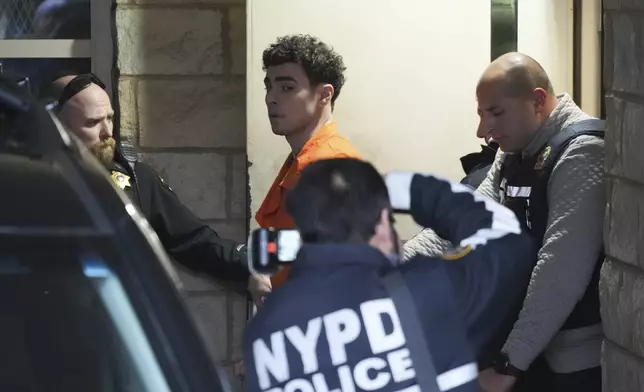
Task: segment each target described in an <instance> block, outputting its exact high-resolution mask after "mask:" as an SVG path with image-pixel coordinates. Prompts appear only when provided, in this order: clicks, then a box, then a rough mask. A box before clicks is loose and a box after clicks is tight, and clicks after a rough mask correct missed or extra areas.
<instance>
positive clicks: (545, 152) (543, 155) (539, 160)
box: [534, 146, 552, 170]
mask: <svg viewBox="0 0 644 392" xmlns="http://www.w3.org/2000/svg"><path fill="white" fill-rule="evenodd" d="M550 151H552V148H551V147H550V146H548V147H546V148H544V149H543V151H542V152H541V154H539V157H538V158H537V163H535V164H534V169H535V170H540V169H543V166H544V165H545V164H546V160H547V159H548V156H550Z"/></svg>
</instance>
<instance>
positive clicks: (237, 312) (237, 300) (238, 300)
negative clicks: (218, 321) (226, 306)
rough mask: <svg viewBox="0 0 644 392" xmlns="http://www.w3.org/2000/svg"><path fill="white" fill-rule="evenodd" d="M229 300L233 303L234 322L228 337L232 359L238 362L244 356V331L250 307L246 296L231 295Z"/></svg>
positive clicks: (231, 324)
mask: <svg viewBox="0 0 644 392" xmlns="http://www.w3.org/2000/svg"><path fill="white" fill-rule="evenodd" d="M228 299H229V301H231V307H232V322H231V323H230V331H228V333H229V335H228V336H230V337H231V339H230V344H231V359H232V360H233V361H238V360H240V359H242V358H243V356H244V346H243V344H244V330H245V329H246V324H247V323H248V320H247V315H248V306H249V305H248V302H247V301H246V296H245V295H239V294H230V295H229V297H228Z"/></svg>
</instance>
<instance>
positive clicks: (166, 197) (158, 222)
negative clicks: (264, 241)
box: [111, 151, 248, 283]
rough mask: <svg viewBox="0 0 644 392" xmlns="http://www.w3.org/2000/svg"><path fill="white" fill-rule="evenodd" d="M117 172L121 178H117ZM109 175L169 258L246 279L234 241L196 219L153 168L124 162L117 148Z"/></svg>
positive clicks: (217, 274)
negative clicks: (136, 210)
mask: <svg viewBox="0 0 644 392" xmlns="http://www.w3.org/2000/svg"><path fill="white" fill-rule="evenodd" d="M119 173H120V174H121V175H123V176H125V177H118V175H119ZM111 174H112V176H113V177H114V178H113V179H114V180H115V182H117V184H118V185H120V186H121V188H122V189H123V191H125V193H126V194H127V195H128V196H129V197H130V199H131V200H132V201H133V202H135V203H136V204H137V205H138V206H139V208H140V209H141V212H142V213H143V215H144V216H145V217H146V219H147V220H148V221H149V222H150V225H151V226H152V228H153V229H154V231H155V232H156V233H157V235H158V237H159V240H160V241H161V243H162V244H163V246H164V248H165V250H166V251H167V252H168V254H169V255H170V256H171V257H172V258H174V259H175V260H176V261H177V262H179V263H180V264H182V265H184V266H186V267H188V268H190V269H192V270H194V271H198V272H203V273H207V274H209V275H211V276H213V277H215V278H218V279H222V280H226V281H234V282H240V283H241V282H246V280H247V279H248V270H247V269H246V268H245V267H244V265H245V260H244V259H243V257H244V255H243V254H240V253H239V252H238V251H237V245H238V244H237V243H235V242H233V241H230V240H227V239H223V238H221V237H219V235H217V233H216V232H215V231H214V230H213V229H211V228H210V227H209V226H208V225H207V224H205V223H204V222H202V221H201V220H199V218H197V217H196V216H195V215H194V214H193V213H192V212H191V211H190V210H189V209H188V208H187V207H186V206H184V205H183V204H182V203H181V201H179V199H178V198H177V196H176V195H175V194H174V192H173V191H172V189H171V188H170V186H169V185H168V184H166V183H165V181H163V179H161V177H160V176H159V175H158V174H157V173H156V172H155V171H154V169H152V168H151V167H150V166H148V165H146V164H145V163H142V162H138V161H136V162H127V160H126V159H125V158H124V156H123V155H122V154H121V153H120V151H119V152H118V153H117V154H116V156H115V163H114V167H113V169H112V171H111Z"/></svg>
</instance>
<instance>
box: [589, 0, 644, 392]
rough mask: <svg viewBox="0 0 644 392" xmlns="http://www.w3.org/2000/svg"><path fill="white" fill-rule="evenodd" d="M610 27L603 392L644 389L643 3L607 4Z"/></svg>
mask: <svg viewBox="0 0 644 392" xmlns="http://www.w3.org/2000/svg"><path fill="white" fill-rule="evenodd" d="M604 22H605V25H604V29H605V30H604V32H605V39H604V50H605V54H604V84H605V88H606V92H607V96H606V114H607V120H608V133H607V136H606V170H607V174H608V179H609V187H608V195H609V199H608V200H609V204H608V210H607V213H606V223H605V244H606V251H607V259H606V263H605V264H604V267H603V270H602V280H601V284H600V292H601V299H602V316H603V319H604V328H605V330H606V335H607V339H606V343H605V345H604V352H603V367H604V391H606V392H634V391H644V245H638V243H643V242H642V241H641V240H642V238H644V153H643V149H644V67H643V66H642V61H643V60H644V2H642V1H640V0H628V1H627V0H621V1H620V0H604ZM639 203H642V205H641V206H640V204H639ZM640 207H642V208H640ZM643 244H644V243H643Z"/></svg>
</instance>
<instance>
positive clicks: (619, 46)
mask: <svg viewBox="0 0 644 392" xmlns="http://www.w3.org/2000/svg"><path fill="white" fill-rule="evenodd" d="M609 18H610V19H612V21H611V26H612V27H611V28H612V32H611V37H612V44H611V43H607V45H609V46H608V47H607V48H608V49H609V50H612V51H613V53H612V58H613V67H612V68H613V75H612V89H613V90H615V91H622V92H627V93H632V94H639V95H644V66H642V63H641V61H640V59H642V57H644V46H643V45H642V44H641V42H642V38H643V37H642V32H643V29H642V28H640V27H639V26H641V25H642V24H644V16H641V15H637V14H626V13H620V14H614V15H610V16H609ZM611 46H612V48H611Z"/></svg>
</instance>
